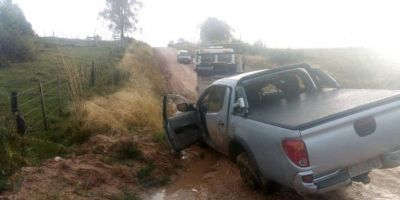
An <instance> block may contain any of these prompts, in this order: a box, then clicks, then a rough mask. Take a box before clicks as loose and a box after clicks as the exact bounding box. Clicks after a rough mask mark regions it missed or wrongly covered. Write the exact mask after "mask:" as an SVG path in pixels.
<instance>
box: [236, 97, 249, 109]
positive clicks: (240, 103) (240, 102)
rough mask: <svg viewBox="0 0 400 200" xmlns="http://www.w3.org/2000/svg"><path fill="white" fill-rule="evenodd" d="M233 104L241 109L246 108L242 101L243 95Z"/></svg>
mask: <svg viewBox="0 0 400 200" xmlns="http://www.w3.org/2000/svg"><path fill="white" fill-rule="evenodd" d="M234 106H235V108H241V109H243V108H246V104H245V103H244V99H243V97H240V98H239V99H238V100H237V101H236V103H235V105H234Z"/></svg>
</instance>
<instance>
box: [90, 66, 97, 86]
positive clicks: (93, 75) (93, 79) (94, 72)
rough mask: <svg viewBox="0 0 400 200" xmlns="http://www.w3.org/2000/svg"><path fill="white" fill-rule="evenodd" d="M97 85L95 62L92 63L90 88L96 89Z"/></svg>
mask: <svg viewBox="0 0 400 200" xmlns="http://www.w3.org/2000/svg"><path fill="white" fill-rule="evenodd" d="M95 83H96V68H95V65H94V61H92V70H91V72H90V86H92V87H94V85H95Z"/></svg>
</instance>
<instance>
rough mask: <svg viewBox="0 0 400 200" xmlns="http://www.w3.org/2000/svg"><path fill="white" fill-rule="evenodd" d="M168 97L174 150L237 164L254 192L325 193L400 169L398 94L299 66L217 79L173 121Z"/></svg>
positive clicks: (167, 120)
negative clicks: (204, 149)
mask: <svg viewBox="0 0 400 200" xmlns="http://www.w3.org/2000/svg"><path fill="white" fill-rule="evenodd" d="M212 58H213V56H211V58H210V59H212ZM202 59H204V58H202ZM170 98H172V96H166V97H164V105H163V106H164V116H163V117H164V128H165V131H166V134H167V139H168V141H169V144H170V146H171V147H172V149H173V150H174V151H176V152H179V151H181V150H183V149H185V148H187V147H189V146H190V145H192V144H194V143H196V142H199V141H203V142H205V143H207V144H208V145H210V146H211V147H212V148H214V149H216V150H217V151H219V152H221V153H223V154H225V155H227V156H229V157H230V158H232V160H234V161H236V163H237V165H238V167H239V169H240V174H241V176H242V179H243V181H244V182H245V183H246V184H247V185H249V186H251V187H253V188H256V187H261V188H263V189H265V190H268V191H271V190H272V189H273V188H274V186H275V185H277V184H278V185H283V186H286V187H290V188H293V189H295V190H296V191H297V192H299V193H301V194H308V193H324V192H327V191H330V190H334V189H337V188H339V187H343V186H346V185H349V184H350V183H351V182H352V181H360V182H363V183H368V182H369V177H368V173H369V172H370V171H371V170H374V169H378V168H392V167H397V166H399V165H400V134H399V130H400V123H399V119H400V91H395V90H376V89H345V88H341V87H340V85H339V84H338V83H337V82H336V80H335V79H333V78H332V77H331V76H329V75H327V74H325V73H324V72H322V71H321V70H319V69H314V68H311V67H309V66H308V65H305V64H299V65H291V66H286V67H281V68H275V69H270V70H260V71H254V72H249V73H243V74H240V75H236V76H232V77H227V78H223V79H220V80H217V81H215V82H214V83H212V84H211V86H209V87H208V88H207V89H205V91H204V92H203V93H202V94H201V95H200V97H199V98H198V100H197V102H196V103H195V104H191V103H180V104H178V105H177V107H176V109H177V110H178V112H177V113H175V114H173V115H172V116H168V114H167V111H168V110H171V108H170V107H168V104H167V102H169V100H171V99H170ZM173 98H175V99H179V98H180V97H179V96H174V97H173ZM182 101H185V100H182Z"/></svg>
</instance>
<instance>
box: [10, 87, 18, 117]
mask: <svg viewBox="0 0 400 200" xmlns="http://www.w3.org/2000/svg"><path fill="white" fill-rule="evenodd" d="M11 112H12V113H13V114H14V115H15V114H16V113H17V112H18V92H11Z"/></svg>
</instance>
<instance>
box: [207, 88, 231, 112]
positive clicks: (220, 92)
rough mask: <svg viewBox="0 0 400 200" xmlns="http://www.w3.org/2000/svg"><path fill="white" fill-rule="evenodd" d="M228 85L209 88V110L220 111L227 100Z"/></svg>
mask: <svg viewBox="0 0 400 200" xmlns="http://www.w3.org/2000/svg"><path fill="white" fill-rule="evenodd" d="M225 94H226V87H223V86H215V87H211V88H210V89H209V97H208V110H207V112H209V113H216V112H219V111H220V110H221V109H222V107H223V105H224V100H225Z"/></svg>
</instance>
